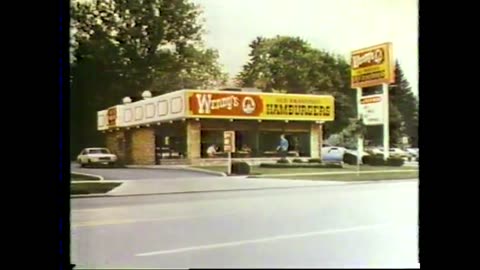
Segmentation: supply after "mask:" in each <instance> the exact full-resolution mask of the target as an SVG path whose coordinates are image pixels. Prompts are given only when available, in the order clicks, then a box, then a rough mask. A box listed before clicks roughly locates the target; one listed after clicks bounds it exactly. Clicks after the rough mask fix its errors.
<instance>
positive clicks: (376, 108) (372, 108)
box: [360, 95, 383, 126]
mask: <svg viewBox="0 0 480 270" xmlns="http://www.w3.org/2000/svg"><path fill="white" fill-rule="evenodd" d="M382 99H383V97H382V95H371V96H364V97H362V98H361V99H360V113H361V115H362V119H363V123H364V124H365V125H367V126H372V125H382V124H383V102H382Z"/></svg>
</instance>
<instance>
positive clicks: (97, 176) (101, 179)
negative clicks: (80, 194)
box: [70, 171, 105, 182]
mask: <svg viewBox="0 0 480 270" xmlns="http://www.w3.org/2000/svg"><path fill="white" fill-rule="evenodd" d="M70 174H78V175H83V176H87V177H92V178H97V179H98V180H99V181H103V180H105V178H103V176H101V175H95V174H88V173H80V172H74V171H72V172H70ZM98 180H97V181H98ZM82 182H85V181H82Z"/></svg>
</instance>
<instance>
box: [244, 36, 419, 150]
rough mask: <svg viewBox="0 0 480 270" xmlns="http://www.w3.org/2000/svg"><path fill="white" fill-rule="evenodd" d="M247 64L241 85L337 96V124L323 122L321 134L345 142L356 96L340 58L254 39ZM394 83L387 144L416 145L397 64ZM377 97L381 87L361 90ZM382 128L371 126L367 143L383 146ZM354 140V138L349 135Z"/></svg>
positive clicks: (412, 101)
mask: <svg viewBox="0 0 480 270" xmlns="http://www.w3.org/2000/svg"><path fill="white" fill-rule="evenodd" d="M249 46H250V54H249V57H250V59H249V61H248V63H246V64H245V65H244V66H243V70H242V71H241V72H240V74H239V75H238V76H237V80H238V81H240V83H241V85H243V86H248V87H251V86H253V87H258V88H260V89H263V90H264V91H271V92H284V93H301V94H328V95H333V96H334V97H335V121H333V122H327V123H326V124H325V130H324V135H325V136H326V137H328V136H329V135H331V134H339V135H340V137H342V138H345V140H344V141H348V140H350V139H347V137H349V136H353V134H352V133H351V132H350V129H351V128H352V126H351V125H353V124H352V123H351V122H350V121H349V120H350V119H351V118H355V117H356V112H357V108H356V107H357V105H356V92H355V90H353V89H351V88H350V65H349V64H348V63H347V62H346V61H345V59H344V58H343V57H341V56H337V55H334V54H331V53H328V52H326V51H324V50H319V49H315V48H313V47H312V46H310V44H308V43H307V42H306V41H304V40H302V39H300V38H298V37H288V36H276V37H274V38H264V37H257V38H256V39H255V40H253V41H252V42H251V43H250V45H249ZM395 75H396V76H395V77H396V81H395V83H394V84H392V85H391V86H390V89H389V96H390V106H389V114H390V119H389V123H390V143H391V144H392V145H393V144H396V143H398V142H399V141H400V139H401V137H402V136H404V135H407V136H409V137H410V138H411V139H412V141H413V143H414V144H415V143H416V138H417V130H418V102H417V100H416V98H415V96H414V95H413V93H412V92H411V88H410V85H409V84H408V82H407V80H406V79H405V77H404V75H403V72H402V70H401V68H400V65H399V64H398V62H397V63H396V69H395ZM368 92H370V94H374V93H381V86H379V87H373V88H372V89H370V90H367V89H365V93H366V94H368ZM382 132H383V129H382V127H381V126H370V127H368V129H367V130H366V132H365V137H366V138H367V139H369V140H372V141H374V142H376V143H377V144H381V143H382V142H383V140H382ZM352 138H353V137H352Z"/></svg>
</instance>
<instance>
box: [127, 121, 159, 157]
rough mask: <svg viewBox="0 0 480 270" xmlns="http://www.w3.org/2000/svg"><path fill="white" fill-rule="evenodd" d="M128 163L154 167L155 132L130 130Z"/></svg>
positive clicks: (151, 129) (149, 129) (148, 129)
mask: <svg viewBox="0 0 480 270" xmlns="http://www.w3.org/2000/svg"><path fill="white" fill-rule="evenodd" d="M130 154H131V156H130V159H129V160H130V161H131V163H133V164H138V165H155V132H154V130H153V128H139V129H133V130H131V136H130Z"/></svg>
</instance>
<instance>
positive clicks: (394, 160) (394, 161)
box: [386, 157, 405, 167]
mask: <svg viewBox="0 0 480 270" xmlns="http://www.w3.org/2000/svg"><path fill="white" fill-rule="evenodd" d="M404 163H405V160H404V159H403V158H398V157H390V158H388V159H387V162H386V165H387V166H397V167H399V166H402V165H403V164H404Z"/></svg>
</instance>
